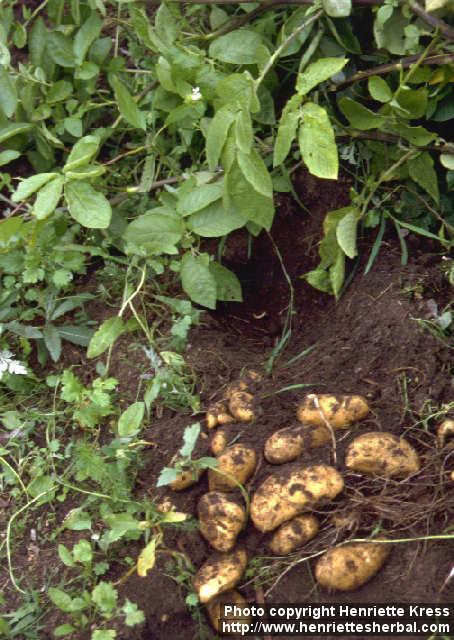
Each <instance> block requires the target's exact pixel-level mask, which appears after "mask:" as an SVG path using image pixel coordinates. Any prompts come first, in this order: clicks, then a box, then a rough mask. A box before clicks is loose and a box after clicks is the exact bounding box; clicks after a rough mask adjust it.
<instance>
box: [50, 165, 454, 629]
mask: <svg viewBox="0 0 454 640" xmlns="http://www.w3.org/2000/svg"><path fill="white" fill-rule="evenodd" d="M295 189H296V191H297V193H298V196H299V198H300V199H301V200H302V201H303V202H304V204H305V206H306V207H307V211H304V210H302V209H301V208H300V207H299V206H297V205H296V204H295V202H294V201H293V200H292V198H290V196H288V195H286V194H280V196H279V203H278V204H279V207H278V213H277V216H276V220H275V223H274V225H273V228H272V230H271V234H270V236H268V235H267V234H261V235H260V236H259V237H258V238H256V239H254V240H253V242H252V246H249V241H248V237H247V236H246V234H244V233H243V232H241V231H240V232H236V233H234V234H231V236H230V237H229V239H228V242H227V244H226V247H225V252H224V261H225V264H226V266H229V267H230V268H232V269H233V270H234V271H235V272H236V273H237V274H238V276H239V277H240V279H241V280H242V283H243V290H244V298H245V301H244V303H242V304H225V305H223V306H222V308H220V309H219V310H218V311H216V312H214V313H212V314H210V315H209V314H204V316H203V322H202V323H201V324H200V325H199V326H197V327H195V328H194V329H193V330H192V331H191V334H190V339H189V343H188V345H187V350H186V354H185V357H186V359H187V361H188V363H189V364H190V366H191V367H192V369H193V371H194V373H195V374H196V376H197V381H198V392H199V393H200V396H201V400H202V408H203V409H206V408H207V406H208V405H209V404H210V403H211V402H212V401H215V400H219V399H221V398H222V397H223V394H224V393H225V390H226V387H227V385H228V384H229V383H231V382H232V381H235V380H237V379H238V378H239V377H240V375H241V374H242V373H243V372H244V371H245V370H246V369H248V368H254V369H256V370H258V371H260V372H262V374H263V375H264V377H263V380H262V382H260V384H259V385H258V387H257V390H256V400H257V410H258V414H259V415H258V419H257V420H256V422H254V423H253V424H251V425H233V426H232V427H231V428H230V433H231V434H232V436H233V437H236V438H238V439H239V441H240V442H243V443H246V444H249V445H252V446H254V448H255V450H256V451H257V452H258V454H259V457H260V461H259V465H258V470H257V472H256V474H255V475H254V477H253V479H252V481H251V483H250V484H249V486H248V489H250V490H251V491H254V490H255V489H256V488H257V487H258V485H259V484H260V483H261V482H262V481H263V479H264V478H266V477H267V476H268V475H269V474H270V473H275V472H281V471H287V470H288V469H289V468H293V467H295V466H298V465H300V464H301V463H304V464H306V463H310V462H315V461H325V462H328V463H333V451H332V449H331V448H330V447H327V448H321V449H315V450H313V451H312V452H310V453H306V454H304V455H303V456H302V457H301V458H299V459H298V460H297V461H296V462H294V463H291V464H286V465H283V466H282V467H276V466H273V465H270V464H268V463H267V462H266V460H264V458H263V456H262V452H263V445H264V442H265V440H266V439H267V438H268V437H269V436H270V435H271V434H272V433H273V432H274V431H276V430H277V429H279V428H282V427H284V426H287V425H290V424H292V423H293V422H294V421H295V408H296V405H297V403H298V401H299V400H301V398H302V397H303V396H304V395H305V394H306V393H311V392H313V393H319V392H320V393H337V394H343V393H346V394H349V393H354V394H362V395H364V396H365V397H366V398H367V399H368V401H369V403H370V406H371V408H372V411H371V414H370V416H369V417H368V418H366V420H365V421H363V423H361V425H360V426H358V427H357V429H361V431H366V430H373V431H377V430H378V431H390V432H392V433H395V434H397V435H405V436H406V437H407V438H408V439H409V440H410V441H411V443H412V444H413V445H414V446H415V447H416V449H417V450H418V452H419V454H420V456H421V459H422V463H423V465H422V467H423V470H422V471H421V473H420V474H418V475H417V476H416V477H414V478H412V479H411V480H410V481H400V482H391V481H389V482H387V483H386V482H384V481H381V480H378V479H374V480H370V479H369V480H364V478H360V477H359V476H357V475H355V474H353V473H351V472H348V471H347V470H346V469H345V468H344V466H343V459H344V451H345V448H346V446H347V444H348V443H349V442H350V441H351V440H352V438H353V436H354V433H355V430H351V431H347V432H346V433H345V435H343V436H342V437H341V438H340V439H339V441H338V442H337V446H336V456H337V466H338V468H339V469H340V471H341V472H342V473H344V477H345V482H346V490H345V491H344V492H343V493H342V494H341V495H340V496H339V497H338V499H336V500H335V501H334V502H333V503H331V504H330V505H328V506H327V507H325V508H323V509H321V510H320V511H319V515H320V519H321V530H322V533H321V534H320V535H319V536H318V537H317V538H316V539H315V540H314V541H312V542H311V543H309V545H307V547H305V548H304V550H302V551H300V552H299V553H297V554H296V555H294V556H292V557H291V558H290V559H288V558H287V559H284V560H282V559H280V560H279V559H275V558H270V557H269V555H268V551H267V546H266V545H267V541H268V539H269V537H267V536H264V535H261V534H260V533H259V532H258V531H257V530H255V529H254V527H253V526H252V525H251V524H250V525H248V527H247V528H246V530H245V531H244V532H243V533H242V534H241V537H240V541H241V543H242V544H243V545H244V546H245V547H246V549H247V552H248V556H249V559H250V560H252V559H253V558H254V562H253V564H254V566H255V568H256V573H257V570H258V571H259V574H260V576H261V579H260V581H257V580H256V581H254V580H252V579H251V577H252V574H250V573H248V574H247V576H246V578H244V579H243V582H242V583H241V584H240V586H239V588H240V591H241V592H242V594H243V595H244V596H245V597H246V599H247V600H248V601H250V602H257V599H259V600H260V599H261V598H262V597H263V595H265V598H266V602H267V603H272V602H276V603H300V604H301V603H330V602H340V603H396V602H425V603H440V602H452V601H453V600H454V581H453V582H452V583H448V584H446V585H445V586H444V587H443V583H444V581H445V579H446V576H447V574H448V573H449V571H450V569H451V566H452V564H453V554H452V549H450V541H440V540H421V541H419V542H418V541H417V542H411V543H405V544H404V543H397V544H396V545H395V547H394V549H393V550H392V552H391V556H390V558H389V560H388V561H387V563H386V564H385V566H384V568H383V569H382V570H381V571H380V572H379V573H378V574H377V575H376V576H375V577H374V578H373V579H372V580H370V581H369V582H368V583H367V584H366V585H365V586H363V587H362V588H361V589H359V590H357V591H355V592H352V593H348V594H347V595H345V594H341V595H339V594H336V595H329V594H327V593H324V592H321V591H320V590H319V589H318V588H317V587H316V585H315V583H314V580H313V577H312V571H313V567H314V564H313V562H314V561H309V560H308V561H306V560H305V558H306V557H307V556H309V555H311V554H313V553H316V552H317V551H320V550H322V549H324V548H326V547H329V546H330V545H332V544H333V543H334V542H338V541H340V540H344V539H348V538H353V537H363V536H368V535H370V533H371V532H372V531H373V530H376V529H377V527H379V528H380V529H381V531H382V532H383V533H384V534H386V535H387V536H388V537H392V538H393V539H396V540H397V539H402V538H422V537H427V536H428V535H436V534H440V533H442V532H446V531H447V529H448V528H449V527H450V526H451V527H452V525H453V524H454V488H453V486H454V485H453V483H452V482H451V481H450V479H449V474H450V471H451V470H453V469H454V454H452V452H451V453H450V452H449V451H446V450H442V451H440V449H439V448H437V446H436V439H435V435H434V429H435V426H436V420H434V419H433V418H430V416H431V415H433V414H434V413H436V412H437V411H440V410H441V409H442V408H443V406H444V405H448V404H449V403H451V404H452V406H453V407H454V388H453V372H454V371H453V369H454V364H453V351H452V347H453V345H452V342H451V344H449V342H448V340H447V339H446V340H444V339H443V336H441V335H439V336H436V335H432V334H431V333H430V331H428V329H427V326H424V322H425V321H431V320H433V319H434V312H435V309H438V310H439V311H441V310H442V309H443V308H444V307H445V306H446V304H447V303H448V302H450V300H452V289H451V292H450V290H449V284H448V282H447V279H446V278H445V277H444V275H443V266H444V261H443V259H442V258H441V256H440V255H439V254H438V253H437V250H438V247H437V246H436V245H432V244H430V243H429V241H426V240H424V241H423V242H422V241H421V240H420V239H419V238H416V237H412V235H411V234H410V235H409V236H407V238H406V240H407V243H408V246H409V254H410V258H409V262H408V264H407V265H406V266H405V267H403V266H402V265H401V254H400V244H399V241H398V239H397V238H396V237H395V236H394V235H393V234H389V235H385V237H384V239H383V243H382V246H381V250H380V252H379V254H378V257H377V258H376V260H375V262H374V264H373V267H372V269H371V270H370V272H369V273H368V274H367V275H364V267H365V264H366V263H367V260H368V257H369V253H370V248H371V246H372V244H373V240H374V238H373V237H372V238H371V235H372V236H373V235H374V233H373V232H372V234H371V233H370V232H369V233H368V234H367V236H366V237H365V238H364V239H362V240H361V241H360V245H359V258H358V260H357V261H356V262H355V263H352V264H351V266H350V270H351V271H350V276H351V278H350V281H349V285H348V286H347V287H346V289H345V291H344V293H343V295H342V296H341V297H340V299H339V300H338V301H335V300H334V299H333V298H332V297H331V296H329V295H327V294H324V293H321V292H318V291H315V290H314V289H313V288H312V287H310V286H309V285H308V284H307V283H306V282H305V280H304V279H303V278H301V275H303V274H304V273H306V272H307V271H309V270H310V269H312V268H314V267H315V266H316V265H317V262H318V257H317V245H318V242H319V241H320V238H321V229H322V222H323V219H324V216H325V214H326V212H327V211H329V210H330V209H334V208H338V207H341V206H344V205H346V204H347V203H348V202H349V197H348V190H349V183H348V181H347V180H345V181H339V182H329V181H323V182H320V181H318V180H316V179H315V178H313V177H311V176H309V175H307V174H305V173H303V172H301V173H299V174H298V175H297V176H296V177H295ZM206 249H207V250H213V249H214V247H213V246H211V245H210V243H209V242H207V246H206ZM249 254H250V256H251V257H248V256H249ZM283 266H284V267H285V272H286V273H284V271H283V268H282V267H283ZM286 276H287V277H288V278H290V280H291V282H292V287H293V292H294V298H293V307H292V308H291V309H290V311H291V312H292V313H291V336H290V339H289V342H288V343H287V345H286V348H285V349H284V350H283V351H281V352H280V353H279V354H278V356H277V357H276V359H275V361H274V366H273V367H272V369H271V372H270V373H269V375H266V367H267V364H269V358H270V354H271V352H272V350H273V349H275V348H276V347H277V346H278V345H279V344H280V341H281V336H282V331H283V329H284V326H285V319H286V316H287V314H288V312H289V295H290V288H289V283H288V280H287V277H286ZM93 309H95V306H93V308H92V311H93ZM77 354H78V357H79V364H80V365H82V366H81V367H80V369H79V371H80V372H81V371H84V369H85V376H87V375H88V369H87V365H88V363H86V362H85V361H84V360H83V357H82V350H81V351H79V350H78V349H75V350H74V353H72V354H71V356H70V357H71V359H72V362H73V363H74V360H75V358H76V355H77ZM137 354H139V350H138V347H137V345H134V344H132V343H128V340H127V338H125V337H123V338H122V339H121V342H120V343H119V344H118V345H117V346H116V348H115V350H114V355H113V357H114V359H113V361H112V370H114V371H115V376H116V377H117V378H118V379H119V380H120V381H121V387H122V393H123V396H124V397H127V395H128V389H129V390H130V392H131V395H132V397H133V398H134V399H135V393H136V389H137V375H138V372H139V369H140V368H141V367H142V368H143V366H144V364H143V362H142V361H141V358H140V357H139V356H138V355H137ZM131 356H132V357H131ZM90 366H92V365H91V364H90ZM295 385H301V386H300V387H299V388H295ZM289 387H292V388H291V389H289ZM196 420H201V421H202V425H204V422H203V414H200V415H195V416H194V415H190V413H189V412H186V413H184V412H179V413H176V412H172V411H170V410H168V409H164V411H162V412H161V413H160V415H159V416H156V419H155V420H154V421H153V423H152V424H151V425H150V427H149V428H148V430H147V431H146V432H145V433H144V434H143V435H144V440H147V441H149V442H151V443H153V444H152V446H150V447H149V448H148V449H147V450H146V452H145V454H144V468H143V470H142V472H141V475H140V478H139V482H138V484H137V495H138V496H140V495H141V494H143V493H144V492H146V493H147V494H148V495H149V496H153V497H157V500H158V501H160V500H163V499H164V498H165V497H166V496H170V498H171V500H172V501H173V503H174V504H175V505H176V507H177V509H178V510H179V511H184V512H187V513H189V514H192V515H196V513H197V502H198V500H199V498H200V497H201V496H202V495H203V494H204V493H205V492H206V491H207V481H206V478H204V479H202V480H201V481H200V482H199V483H198V484H197V485H195V486H194V487H192V488H190V489H187V490H186V491H183V492H180V493H172V492H171V491H169V490H163V489H159V490H157V489H156V486H155V485H156V479H157V477H158V475H159V473H160V471H161V469H162V468H163V466H165V465H167V464H169V463H170V462H171V460H172V457H173V456H174V455H175V453H176V452H177V450H178V449H179V447H180V446H181V443H182V435H183V432H184V429H185V427H187V426H188V425H190V424H191V423H192V422H194V421H196ZM210 436H211V434H209V433H208V431H207V430H206V428H205V427H204V428H203V432H202V437H201V438H200V439H199V444H198V448H197V452H196V453H197V455H199V454H200V455H210V450H209V437H210ZM333 514H336V515H337V516H338V520H340V519H343V521H344V522H345V526H344V527H343V528H339V526H337V527H336V526H334V524H333V519H332V516H333ZM341 517H342V518H341ZM165 546H166V548H167V549H175V550H176V551H179V552H181V553H184V554H186V555H187V557H188V558H189V559H190V561H191V563H192V565H193V567H194V568H195V569H197V568H198V567H199V566H200V565H201V564H202V563H203V562H204V561H205V560H206V559H207V558H208V557H209V555H210V553H211V551H210V547H209V545H208V544H207V543H206V542H205V541H204V540H203V539H202V538H201V536H200V535H199V533H198V531H197V528H196V526H190V525H188V526H186V527H185V528H184V529H183V530H182V529H181V528H178V529H177V528H176V527H168V528H166V530H165ZM138 550H139V549H138V548H136V546H135V545H134V544H131V545H130V546H129V547H128V548H127V550H126V551H127V554H128V555H130V556H132V557H135V555H137V553H138ZM43 557H44V558H46V556H45V555H44V556H43ZM298 559H299V560H300V561H299V562H298V563H297V562H296V560H298ZM123 572H124V568H122V569H121V571H120V569H119V575H121V573H123ZM109 577H111V576H109ZM187 593H188V592H187V590H186V589H185V586H184V584H183V582H182V574H181V571H180V572H178V571H177V570H176V567H175V563H174V560H172V556H171V555H167V554H165V553H163V554H160V555H159V559H158V562H157V566H156V568H155V569H154V570H153V571H152V572H151V573H150V574H149V575H148V577H147V578H139V577H137V576H135V575H132V576H131V577H129V578H128V580H127V581H125V582H124V584H123V585H122V586H121V587H120V598H121V599H122V600H123V598H125V597H127V598H129V599H130V600H131V601H133V602H136V603H137V604H138V606H139V607H140V608H142V609H143V610H144V612H145V614H146V623H145V624H144V625H143V626H142V627H141V628H138V629H134V630H131V629H126V630H124V633H123V635H119V637H121V638H124V640H129V639H131V640H134V639H136V640H141V639H143V640H164V639H165V640H168V639H173V638H175V639H176V638H178V639H179V640H193V639H201V638H214V637H215V635H214V634H213V631H212V630H211V628H210V626H209V624H208V623H207V621H206V620H205V616H204V614H203V613H202V614H201V613H200V610H194V611H193V613H192V614H191V610H190V609H188V607H187V605H186V604H185V598H186V596H187ZM53 626H54V625H53V624H52V625H49V628H50V629H51V628H52V627H53ZM50 633H51V632H49V635H43V636H42V637H43V638H47V637H49V638H50V637H51V635H50ZM319 637H320V636H319ZM356 637H357V638H360V636H356ZM386 637H388V636H386ZM326 638H328V636H326Z"/></svg>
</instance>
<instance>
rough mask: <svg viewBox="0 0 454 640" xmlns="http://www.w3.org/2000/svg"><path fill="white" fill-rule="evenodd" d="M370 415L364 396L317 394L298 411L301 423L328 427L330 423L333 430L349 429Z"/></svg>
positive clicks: (306, 400) (305, 401) (311, 396)
mask: <svg viewBox="0 0 454 640" xmlns="http://www.w3.org/2000/svg"><path fill="white" fill-rule="evenodd" d="M317 405H318V406H317ZM368 413H369V405H368V404H367V400H366V399H365V398H363V397H362V396H335V395H329V394H315V393H310V394H309V395H308V396H306V398H305V399H304V400H303V402H302V403H301V404H300V405H299V406H298V408H297V411H296V415H297V417H298V420H299V421H300V422H303V423H305V424H312V425H315V426H326V423H328V424H329V425H331V427H332V428H333V429H348V428H349V427H350V426H351V425H352V424H353V423H354V422H357V421H358V420H362V419H363V418H365V417H366V416H367V414H368Z"/></svg>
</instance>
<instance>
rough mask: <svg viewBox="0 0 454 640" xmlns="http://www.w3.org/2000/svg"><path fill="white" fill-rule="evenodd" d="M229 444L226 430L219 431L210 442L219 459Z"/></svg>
mask: <svg viewBox="0 0 454 640" xmlns="http://www.w3.org/2000/svg"><path fill="white" fill-rule="evenodd" d="M227 444H228V435H227V431H226V430H225V429H222V428H221V429H218V430H217V431H216V432H215V434H214V435H213V437H212V438H211V441H210V449H211V451H212V452H213V453H214V455H215V456H216V457H217V456H219V455H221V453H222V452H223V451H224V449H225V448H226V447H227Z"/></svg>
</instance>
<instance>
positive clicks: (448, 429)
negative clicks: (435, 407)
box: [437, 419, 454, 447]
mask: <svg viewBox="0 0 454 640" xmlns="http://www.w3.org/2000/svg"><path fill="white" fill-rule="evenodd" d="M453 438H454V420H449V419H448V420H443V422H442V423H441V424H440V425H438V427H437V440H438V444H439V445H440V447H444V446H445V444H446V441H447V440H451V441H452V439H453Z"/></svg>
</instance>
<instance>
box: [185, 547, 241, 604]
mask: <svg viewBox="0 0 454 640" xmlns="http://www.w3.org/2000/svg"><path fill="white" fill-rule="evenodd" d="M246 565H247V555H246V551H245V550H244V549H242V548H239V549H236V550H235V551H231V552H230V553H215V554H213V555H212V556H211V557H210V558H209V559H208V560H207V561H206V562H205V563H204V564H203V565H202V566H201V567H200V569H199V570H198V571H197V573H196V574H195V576H194V579H193V585H194V588H195V590H196V591H197V594H198V596H199V600H200V602H201V603H202V604H205V603H207V602H210V601H211V600H213V599H214V598H216V596H219V595H220V594H221V593H224V592H225V591H230V589H233V587H235V586H236V585H237V584H238V582H239V581H240V580H241V577H242V575H243V573H244V571H245V569H246Z"/></svg>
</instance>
